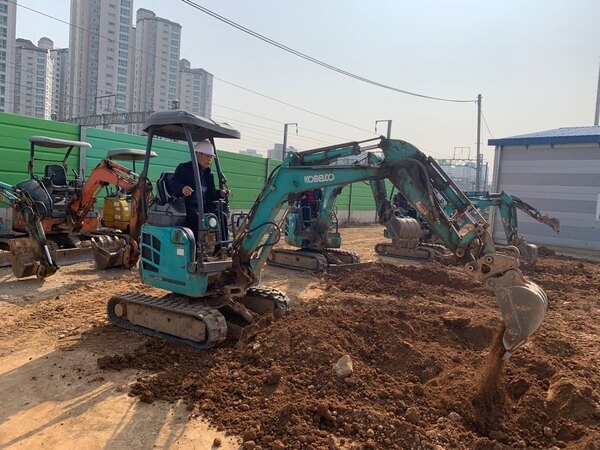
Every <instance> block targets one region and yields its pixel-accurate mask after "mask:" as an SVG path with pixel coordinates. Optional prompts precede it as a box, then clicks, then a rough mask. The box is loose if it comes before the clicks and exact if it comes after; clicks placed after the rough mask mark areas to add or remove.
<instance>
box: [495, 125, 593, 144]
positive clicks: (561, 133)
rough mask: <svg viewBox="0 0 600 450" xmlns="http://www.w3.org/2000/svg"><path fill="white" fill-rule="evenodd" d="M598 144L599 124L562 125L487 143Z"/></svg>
mask: <svg viewBox="0 0 600 450" xmlns="http://www.w3.org/2000/svg"><path fill="white" fill-rule="evenodd" d="M590 142H591V143H598V144H600V126H591V127H563V128H556V129H554V130H548V131H538V132H537V133H529V134H520V135H518V136H511V137H506V138H499V139H489V140H488V145H496V146H505V145H534V144H539V145H553V144H581V143H590Z"/></svg>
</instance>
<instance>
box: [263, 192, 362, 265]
mask: <svg viewBox="0 0 600 450" xmlns="http://www.w3.org/2000/svg"><path fill="white" fill-rule="evenodd" d="M341 192H342V188H341V187H340V186H327V187H324V188H322V189H314V190H309V191H306V192H302V193H300V194H299V195H298V196H297V197H295V198H293V199H292V201H291V206H290V208H289V210H288V212H287V215H286V217H285V227H284V239H285V243H286V244H288V245H289V246H291V247H295V248H294V249H289V248H281V247H278V248H273V250H272V252H271V254H270V255H269V258H268V259H267V264H269V265H272V266H278V267H285V268H288V269H293V270H306V271H311V272H322V271H324V270H329V269H341V268H343V267H349V266H350V265H353V264H358V263H359V262H360V257H359V255H358V254H356V253H355V252H352V251H348V250H341V246H342V237H341V234H340V232H339V228H338V220H337V213H336V210H335V203H336V199H337V197H338V195H340V194H341Z"/></svg>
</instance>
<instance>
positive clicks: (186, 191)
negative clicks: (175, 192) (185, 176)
mask: <svg viewBox="0 0 600 450" xmlns="http://www.w3.org/2000/svg"><path fill="white" fill-rule="evenodd" d="M181 193H182V194H183V195H185V196H186V197H189V196H190V195H192V194H193V193H194V190H193V189H192V188H191V187H189V186H184V187H183V189H182V190H181Z"/></svg>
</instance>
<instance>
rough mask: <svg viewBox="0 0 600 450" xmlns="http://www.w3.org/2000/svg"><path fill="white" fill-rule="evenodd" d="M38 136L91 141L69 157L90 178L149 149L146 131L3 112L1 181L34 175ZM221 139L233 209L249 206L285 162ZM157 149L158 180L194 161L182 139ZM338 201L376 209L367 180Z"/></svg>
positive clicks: (153, 169) (153, 165)
mask: <svg viewBox="0 0 600 450" xmlns="http://www.w3.org/2000/svg"><path fill="white" fill-rule="evenodd" d="M36 135H38V136H48V137H54V138H59V139H68V140H77V141H78V140H81V141H85V142H89V143H90V144H91V145H92V147H91V148H88V149H82V150H81V151H77V150H74V151H73V154H72V155H71V157H70V158H69V161H68V166H69V169H73V170H74V171H76V172H78V173H83V174H84V175H85V176H86V177H87V176H89V174H90V172H91V171H92V170H93V168H94V167H96V166H97V165H98V163H99V162H100V160H102V159H104V158H106V153H107V152H108V151H109V150H113V149H117V148H134V149H145V148H146V137H145V136H135V135H129V134H124V133H117V132H114V131H110V130H104V129H99V128H88V127H80V126H79V125H73V124H67V123H62V122H55V121H49V120H41V119H36V118H33V117H26V116H18V115H15V114H9V113H2V112H0V152H2V153H1V154H2V159H3V164H0V181H3V182H5V183H8V184H11V185H15V184H16V183H18V182H20V181H23V180H25V179H27V178H29V175H28V173H27V163H28V161H29V149H30V142H29V138H30V137H31V136H36ZM216 144H217V151H218V152H219V161H220V164H221V169H222V171H223V172H224V173H225V175H226V177H227V181H228V185H229V187H230V189H231V191H232V195H231V198H230V206H231V208H232V210H234V211H242V210H249V209H250V208H251V207H252V204H253V203H254V200H255V199H256V198H257V197H258V194H259V193H260V191H261V190H262V188H263V186H264V184H265V182H266V180H267V178H268V176H269V173H270V172H271V171H272V170H273V168H275V167H276V166H277V165H278V164H279V163H280V161H278V160H272V159H267V158H260V157H257V156H250V155H241V154H239V153H234V152H230V151H227V140H226V139H217V141H216ZM152 149H153V150H154V151H155V152H156V154H157V157H156V158H153V159H152V160H151V162H150V168H149V172H148V177H149V178H150V180H151V181H152V182H153V183H155V182H156V180H157V179H158V177H159V176H160V174H161V173H162V172H166V171H173V170H175V168H176V167H177V165H178V164H179V163H180V162H183V161H189V152H188V148H187V145H185V144H184V143H181V142H174V141H170V140H164V139H158V138H155V139H154V140H153V146H152ZM63 155H64V150H61V149H46V148H40V149H39V150H38V148H36V159H37V158H40V159H55V160H56V159H62V157H63ZM120 163H121V164H123V165H124V166H127V167H130V168H133V167H132V163H131V162H126V161H120ZM137 164H139V165H138V166H136V171H137V172H141V168H142V167H141V163H137ZM44 165H45V163H43V164H42V163H40V164H38V165H36V175H38V176H42V175H43V169H44ZM100 196H102V193H100ZM336 204H337V210H338V219H340V220H346V219H348V218H350V215H349V214H348V211H352V212H357V211H364V212H370V211H374V210H375V204H374V201H373V195H372V193H371V188H370V186H369V184H368V183H366V182H364V183H354V184H353V185H351V186H347V187H346V188H344V190H343V192H342V194H341V195H340V196H339V197H338V198H337V202H336ZM373 217H374V212H373Z"/></svg>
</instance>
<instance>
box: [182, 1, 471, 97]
mask: <svg viewBox="0 0 600 450" xmlns="http://www.w3.org/2000/svg"><path fill="white" fill-rule="evenodd" d="M181 1H182V2H183V3H185V4H187V5H190V6H191V7H193V8H196V9H197V10H198V11H201V12H203V13H205V14H208V15H209V16H211V17H214V18H215V19H218V20H220V21H221V22H224V23H226V24H227V25H231V26H232V27H234V28H237V29H238V30H240V31H243V32H244V33H247V34H249V35H251V36H254V37H255V38H258V39H260V40H261V41H263V42H266V43H267V44H271V45H273V46H275V47H278V48H280V49H282V50H284V51H286V52H288V53H291V54H292V55H296V56H299V57H300V58H303V59H306V60H307V61H310V62H313V63H315V64H318V65H319V66H322V67H325V68H326V69H329V70H333V71H334V72H337V73H340V74H342V75H345V76H347V77H350V78H354V79H355V80H359V81H362V82H364V83H368V84H372V85H374V86H378V87H381V88H384V89H389V90H391V91H395V92H400V93H401V94H406V95H412V96H414V97H421V98H427V99H430V100H438V101H442V102H454V103H475V102H476V101H477V100H472V99H469V100H459V99H449V98H441V97H433V96H430V95H423V94H418V93H416V92H411V91H407V90H404V89H400V88H396V87H393V86H389V85H387V84H383V83H380V82H378V81H374V80H370V79H368V78H365V77H362V76H360V75H356V74H354V73H351V72H348V71H346V70H343V69H340V68H339V67H335V66H333V65H331V64H328V63H326V62H323V61H321V60H318V59H316V58H313V57H312V56H309V55H307V54H305V53H302V52H299V51H298V50H294V49H293V48H290V47H288V46H286V45H283V44H281V43H280V42H277V41H275V40H273V39H270V38H268V37H266V36H263V35H262V34H259V33H257V32H256V31H252V30H251V29H249V28H246V27H245V26H243V25H240V24H238V23H236V22H234V21H233V20H230V19H227V18H226V17H223V16H221V15H219V14H217V13H215V12H213V11H211V10H210V9H208V8H205V7H203V6H200V5H198V4H197V3H194V2H193V1H191V0H181Z"/></svg>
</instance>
